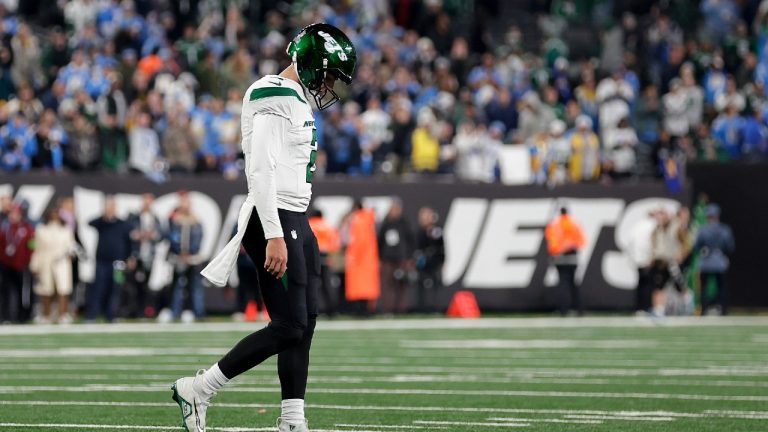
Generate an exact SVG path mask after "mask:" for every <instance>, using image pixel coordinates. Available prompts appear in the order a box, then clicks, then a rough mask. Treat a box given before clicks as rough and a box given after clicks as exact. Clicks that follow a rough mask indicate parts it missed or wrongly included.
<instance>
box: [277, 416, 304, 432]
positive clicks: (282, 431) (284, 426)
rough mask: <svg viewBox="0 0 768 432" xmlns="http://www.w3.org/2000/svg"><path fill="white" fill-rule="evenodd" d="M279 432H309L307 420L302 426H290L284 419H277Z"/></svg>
mask: <svg viewBox="0 0 768 432" xmlns="http://www.w3.org/2000/svg"><path fill="white" fill-rule="evenodd" d="M277 432H309V425H308V424H307V420H306V419H305V420H304V422H303V423H301V424H300V425H292V424H288V422H285V421H283V418H282V417H278V418H277Z"/></svg>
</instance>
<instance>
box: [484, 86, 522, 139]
mask: <svg viewBox="0 0 768 432" xmlns="http://www.w3.org/2000/svg"><path fill="white" fill-rule="evenodd" d="M485 116H486V119H487V120H488V122H489V123H493V122H496V121H498V122H501V123H502V124H503V125H504V130H506V131H512V130H515V129H517V108H516V104H515V101H514V100H513V98H512V93H511V92H510V91H509V89H508V88H506V87H504V88H502V89H501V91H500V92H499V93H498V95H497V96H496V97H495V98H494V99H493V100H492V101H491V102H489V103H488V105H486V106H485Z"/></svg>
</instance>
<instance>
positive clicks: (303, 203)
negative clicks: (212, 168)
mask: <svg viewBox="0 0 768 432" xmlns="http://www.w3.org/2000/svg"><path fill="white" fill-rule="evenodd" d="M287 53H288V55H289V56H290V57H291V62H292V64H291V65H290V66H288V67H287V68H286V69H284V70H283V71H282V72H281V73H280V75H267V76H265V77H263V78H261V79H259V80H258V81H256V82H255V83H253V84H252V85H251V86H250V87H249V88H248V90H246V92H245V97H244V98H243V110H242V115H241V131H242V148H243V153H244V154H245V177H246V180H247V183H248V196H247V198H246V200H245V202H244V203H243V206H242V207H241V209H240V214H239V216H238V225H237V226H238V229H237V233H236V234H235V236H234V237H233V238H232V240H230V242H229V243H228V244H227V245H226V246H225V247H224V249H223V250H222V251H221V252H220V253H219V254H218V255H217V256H216V257H214V259H213V260H211V262H210V263H209V264H208V266H207V267H206V268H205V269H203V271H202V272H201V273H202V275H203V276H204V277H205V278H206V279H208V280H209V281H210V282H211V283H213V284H214V285H217V286H224V285H225V284H226V283H227V280H228V279H229V276H230V274H231V273H232V271H233V270H234V267H235V264H236V262H237V256H238V252H239V250H240V244H241V242H242V245H243V246H244V247H245V250H246V252H247V253H248V255H249V256H250V257H251V259H252V260H253V261H254V263H255V264H256V265H257V267H259V277H258V279H259V285H260V288H261V292H262V295H263V297H264V303H265V305H266V307H267V311H268V312H269V315H270V317H271V318H272V321H271V322H270V323H269V325H267V326H266V327H265V328H263V329H261V330H259V331H257V332H254V333H252V334H250V335H248V336H246V337H245V338H244V339H243V340H241V341H240V342H239V343H238V344H237V345H236V346H235V347H234V348H232V350H231V351H229V353H227V354H226V355H225V356H224V357H222V358H221V359H220V360H219V361H218V362H216V363H215V364H214V365H213V366H211V367H210V368H209V369H208V370H204V371H200V372H198V374H197V375H196V376H195V377H185V378H180V379H179V380H177V381H176V382H175V383H174V384H173V386H172V387H171V388H172V389H173V399H174V400H175V401H176V402H177V403H178V404H179V407H180V408H181V414H182V421H183V426H184V428H185V429H186V430H187V431H188V432H191V431H194V432H205V420H206V412H207V408H208V405H209V404H210V400H211V399H212V398H213V396H215V395H216V391H217V390H219V389H220V388H221V387H223V386H224V385H225V384H226V383H227V382H228V381H229V380H230V379H232V378H234V377H236V376H238V375H240V374H242V373H243V372H246V371H247V370H249V369H251V368H253V367H254V366H256V365H258V364H260V363H262V362H263V361H264V360H266V359H268V358H269V357H272V356H273V355H275V354H277V355H278V359H277V365H278V366H277V369H278V375H279V378H280V385H281V388H282V403H281V407H282V414H281V416H280V418H279V419H278V431H279V432H306V431H308V427H307V421H306V419H305V418H304V394H305V392H306V385H307V374H308V368H309V349H310V345H311V342H312V336H313V333H314V328H315V320H316V318H317V288H318V285H319V283H320V261H319V260H320V258H319V251H318V247H317V240H316V239H315V236H314V234H313V233H312V230H311V229H310V227H309V221H308V219H307V215H306V211H307V207H308V206H309V201H310V196H311V195H312V180H313V177H314V174H315V169H316V167H315V159H316V157H317V131H316V129H315V121H314V117H313V116H312V105H310V101H309V98H307V95H306V93H309V94H310V95H311V96H312V99H313V100H314V105H315V106H316V107H317V108H319V109H324V108H327V107H329V106H331V105H333V103H335V102H336V101H338V100H339V97H338V96H337V94H336V93H335V92H334V90H333V87H334V84H335V83H336V80H337V79H338V80H340V81H342V82H344V83H345V84H347V85H349V84H350V83H351V82H352V75H353V73H354V69H355V63H356V60H357V55H356V53H355V48H354V46H353V45H352V42H351V41H350V40H349V38H348V37H347V36H346V35H345V34H344V33H343V32H342V31H341V30H339V29H337V28H336V27H334V26H331V25H329V24H325V23H318V24H312V25H310V26H308V27H306V28H304V29H303V30H302V31H301V32H300V33H299V34H298V35H297V36H296V38H294V40H293V41H292V42H290V43H289V44H288V48H287Z"/></svg>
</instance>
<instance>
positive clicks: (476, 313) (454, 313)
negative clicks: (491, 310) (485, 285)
mask: <svg viewBox="0 0 768 432" xmlns="http://www.w3.org/2000/svg"><path fill="white" fill-rule="evenodd" d="M446 315H447V316H449V317H452V318H480V308H479V307H478V306H477V299H476V298H475V295H474V294H472V292H471V291H458V292H456V294H454V295H453V298H452V299H451V303H450V305H448V311H447V312H446Z"/></svg>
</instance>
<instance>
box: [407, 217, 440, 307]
mask: <svg viewBox="0 0 768 432" xmlns="http://www.w3.org/2000/svg"><path fill="white" fill-rule="evenodd" d="M437 220H438V216H437V213H436V212H435V211H434V210H433V209H431V208H429V207H422V208H421V209H420V210H419V231H418V234H417V236H416V253H415V254H414V256H415V257H416V269H417V270H418V273H419V295H418V305H417V308H418V310H419V311H421V312H433V311H435V310H436V301H437V299H436V297H437V291H438V290H439V289H440V287H441V286H442V272H443V262H445V244H444V242H443V229H442V228H441V227H439V226H437Z"/></svg>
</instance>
